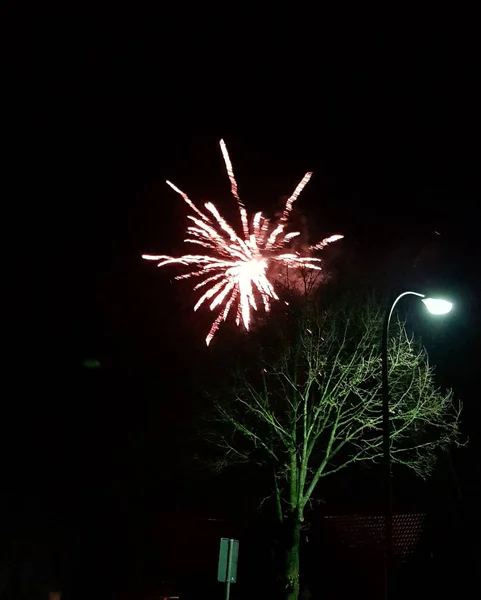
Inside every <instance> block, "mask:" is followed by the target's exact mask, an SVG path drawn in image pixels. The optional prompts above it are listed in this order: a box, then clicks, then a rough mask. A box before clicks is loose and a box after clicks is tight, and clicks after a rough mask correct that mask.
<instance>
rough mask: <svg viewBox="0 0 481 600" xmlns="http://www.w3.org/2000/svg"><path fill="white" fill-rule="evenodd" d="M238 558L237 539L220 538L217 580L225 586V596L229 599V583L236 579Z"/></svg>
mask: <svg viewBox="0 0 481 600" xmlns="http://www.w3.org/2000/svg"><path fill="white" fill-rule="evenodd" d="M238 558H239V540H234V539H228V538H221V540H220V549H219V565H218V568H217V581H222V582H223V583H225V584H226V586H225V598H226V600H230V584H231V583H235V582H236V581H237V562H238Z"/></svg>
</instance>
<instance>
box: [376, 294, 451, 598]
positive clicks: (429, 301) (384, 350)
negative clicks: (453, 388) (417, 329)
mask: <svg viewBox="0 0 481 600" xmlns="http://www.w3.org/2000/svg"><path fill="white" fill-rule="evenodd" d="M404 296H417V297H418V298H422V302H423V303H424V305H425V306H426V308H427V309H428V311H429V312H430V313H431V314H433V315H445V314H446V313H448V312H449V311H450V310H451V309H452V307H453V305H452V303H451V302H448V301H447V300H442V299H440V298H426V296H425V295H424V294H419V293H417V292H403V293H402V294H400V295H399V296H398V297H397V298H396V299H395V300H394V302H393V303H392V305H391V307H390V309H389V310H388V311H387V312H386V317H385V320H384V324H383V330H382V346H381V361H382V432H383V461H384V466H385V473H386V493H387V498H386V516H385V522H384V525H385V544H386V546H385V563H384V597H385V599H386V600H388V598H390V589H389V583H390V574H391V566H392V516H393V511H392V484H391V451H390V447H391V435H390V427H389V425H390V423H389V379H388V338H389V325H390V324H391V316H392V313H393V311H394V309H395V307H396V305H397V303H398V302H399V300H401V298H403V297H404Z"/></svg>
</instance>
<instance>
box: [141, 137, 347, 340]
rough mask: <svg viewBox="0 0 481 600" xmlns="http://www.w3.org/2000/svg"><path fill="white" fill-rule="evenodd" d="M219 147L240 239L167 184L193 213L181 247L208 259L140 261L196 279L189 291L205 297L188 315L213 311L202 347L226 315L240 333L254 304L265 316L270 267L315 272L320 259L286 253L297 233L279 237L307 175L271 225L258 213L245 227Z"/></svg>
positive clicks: (209, 209) (272, 295)
mask: <svg viewBox="0 0 481 600" xmlns="http://www.w3.org/2000/svg"><path fill="white" fill-rule="evenodd" d="M220 147H221V151H222V156H223V158H224V163H225V166H226V171H227V175H228V177H229V181H230V184H231V193H232V195H233V196H234V198H235V199H236V201H237V204H238V207H239V214H240V220H241V225H242V232H243V235H242V236H239V235H238V234H237V233H236V231H235V229H234V228H233V227H231V226H230V225H229V223H227V221H226V220H225V219H224V218H223V217H222V215H221V214H220V213H219V211H218V210H217V208H216V207H215V206H214V205H213V204H212V203H211V202H207V203H206V204H205V205H204V209H205V210H204V211H203V210H200V209H199V208H198V207H197V206H196V205H195V204H194V203H193V202H192V200H191V199H190V198H189V197H188V196H187V194H186V193H184V192H183V191H182V190H180V189H179V188H178V187H176V186H175V185H174V184H173V183H171V182H170V181H167V183H168V185H169V186H170V187H171V188H172V189H173V190H174V191H175V192H177V193H178V194H179V195H180V196H182V198H183V199H184V201H185V202H186V204H187V205H188V206H189V208H190V209H191V210H192V211H193V213H194V214H191V215H188V219H190V221H191V223H192V224H191V225H189V226H188V227H187V236H188V237H187V238H186V239H185V240H184V242H186V243H188V244H196V245H198V246H201V247H203V248H205V249H206V250H207V251H208V253H205V254H185V255H183V256H180V257H178V258H176V257H173V256H166V255H155V256H154V255H150V254H144V255H142V258H144V259H146V260H154V261H158V265H157V266H159V267H163V266H166V265H172V264H179V265H182V266H185V267H188V268H189V270H188V271H187V273H184V274H182V275H178V276H177V277H176V279H190V278H201V281H200V282H199V283H197V284H196V285H195V286H194V290H195V291H196V290H200V289H202V288H205V291H203V294H202V295H201V297H200V298H199V300H198V301H197V303H196V304H195V306H194V310H195V311H196V310H197V309H198V308H200V307H201V306H202V305H203V304H205V303H209V308H210V310H211V311H215V310H218V313H217V316H216V318H215V320H214V322H213V323H212V326H211V328H210V331H209V333H208V335H207V337H206V339H205V341H206V344H207V345H209V343H210V342H211V340H212V338H213V337H214V335H215V333H216V331H217V330H218V328H219V326H220V324H221V323H222V322H223V321H225V320H226V319H227V317H228V316H229V314H230V313H231V312H233V311H235V312H236V317H235V319H236V323H237V325H240V323H241V322H242V324H243V325H244V327H245V328H246V329H249V327H250V324H251V319H252V311H253V310H254V311H256V310H257V309H258V301H259V300H260V301H261V302H262V305H263V307H264V310H265V311H266V312H269V310H270V307H271V302H272V301H273V300H278V296H277V294H276V292H275V289H274V284H273V283H272V282H271V280H270V278H269V273H268V272H269V269H270V267H271V266H273V265H274V264H281V265H284V266H286V267H299V266H303V267H305V268H308V269H314V270H321V266H320V264H319V263H320V262H321V259H319V258H315V257H312V256H301V255H300V254H299V253H298V252H295V251H294V250H293V249H292V247H291V248H289V244H291V240H292V239H293V238H295V237H296V236H298V235H300V232H299V231H292V232H289V233H286V232H285V229H286V227H287V226H288V220H289V216H290V213H291V210H292V205H293V204H294V202H295V201H296V200H297V198H298V197H299V195H300V193H301V192H302V190H303V189H304V187H305V186H306V185H307V183H308V182H309V180H310V178H311V176H312V173H306V174H305V175H304V177H303V179H302V180H301V181H300V183H299V184H298V185H297V187H296V188H295V190H294V192H293V193H292V195H291V196H290V197H289V198H288V199H287V201H286V204H285V207H284V211H283V213H282V215H281V217H280V219H279V220H278V221H277V222H276V223H274V224H271V222H270V220H269V219H268V218H266V217H265V216H264V215H263V214H262V213H260V212H258V213H256V214H255V215H254V216H253V217H252V219H250V222H249V218H248V214H247V210H246V208H245V206H244V203H243V202H242V201H241V199H240V197H239V192H238V187H237V182H236V179H235V176H234V170H233V168H232V163H231V160H230V157H229V154H228V152H227V147H226V145H225V143H224V140H221V141H220ZM342 237H343V236H342V235H332V236H330V237H328V238H326V239H324V240H322V241H320V242H319V243H317V244H315V245H313V246H311V247H310V248H309V250H310V251H315V250H321V249H323V248H324V247H325V246H326V245H328V244H330V243H332V242H335V241H337V240H340V239H341V238H342Z"/></svg>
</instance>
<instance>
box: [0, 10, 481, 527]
mask: <svg viewBox="0 0 481 600" xmlns="http://www.w3.org/2000/svg"><path fill="white" fill-rule="evenodd" d="M36 10H37V12H35V11H33V12H29V13H28V14H18V15H15V16H14V17H13V18H12V21H11V27H9V28H8V29H9V31H8V32H7V39H8V52H7V58H8V61H7V63H8V68H7V71H6V81H7V88H8V93H7V95H8V97H9V99H10V98H11V104H10V103H9V108H8V110H7V111H6V112H5V113H4V120H5V121H6V126H7V137H6V140H7V159H6V161H5V159H4V165H5V167H6V178H5V180H4V181H5V183H4V204H3V215H4V218H3V228H4V232H5V233H6V235H5V233H4V237H6V240H7V251H6V252H5V253H4V262H5V263H6V266H5V268H6V271H7V281H8V284H7V286H6V295H7V298H8V308H7V310H6V311H5V312H4V330H5V331H6V332H7V336H5V337H4V344H3V346H4V349H5V352H6V354H7V360H6V362H5V366H6V367H7V369H6V371H7V373H6V377H5V379H4V393H3V394H2V396H3V411H2V413H3V417H2V420H1V424H2V431H3V433H2V436H1V438H2V445H1V447H2V456H3V463H4V466H3V467H2V471H3V479H4V481H5V482H6V485H5V487H4V492H3V493H2V502H4V503H6V505H7V506H8V510H7V512H5V511H4V514H8V515H12V519H13V518H14V517H15V518H16V519H18V522H21V523H26V522H27V521H28V519H30V521H28V522H29V523H30V522H31V523H34V524H35V526H37V525H38V526H39V527H42V526H43V525H44V523H47V522H48V523H49V524H51V523H52V522H55V523H56V524H57V525H58V524H59V523H64V522H65V523H67V522H68V523H69V524H70V525H72V524H74V525H75V526H78V524H79V523H87V522H88V523H90V524H92V523H94V525H93V527H94V528H95V527H97V524H100V523H104V524H105V523H106V522H108V523H109V525H108V526H107V525H106V526H105V527H107V528H108V527H113V526H112V525H111V523H120V522H121V523H126V522H130V521H131V520H134V521H135V519H136V518H140V517H138V515H139V514H155V512H156V511H159V510H164V509H165V510H168V511H174V510H177V511H178V510H180V509H179V508H178V507H179V506H189V507H190V508H185V511H187V512H189V511H190V512H189V514H194V513H196V514H197V513H198V514H203V515H205V514H206V512H207V510H208V509H207V508H206V506H207V505H208V503H207V500H205V498H204V496H205V497H207V495H208V494H207V493H206V492H205V491H204V492H202V491H201V492H199V493H198V498H197V505H195V503H192V490H193V488H195V487H196V486H195V483H193V482H195V481H197V480H196V479H195V478H196V477H200V475H198V474H196V475H189V476H187V475H186V473H188V472H189V471H188V470H189V464H190V463H189V458H190V453H191V452H192V446H191V445H189V444H191V441H187V440H188V438H189V435H190V431H191V427H192V424H193V421H194V420H195V415H196V407H197V406H198V405H199V402H200V401H199V397H200V395H201V392H200V385H199V381H200V379H202V368H201V366H202V364H204V362H205V361H208V360H209V354H208V351H207V350H206V349H205V347H204V345H203V339H204V336H205V333H206V328H207V327H208V323H209V321H208V316H207V317H206V316H205V315H199V316H196V317H195V318H194V317H193V315H192V313H191V306H192V301H193V296H192V295H191V293H190V291H189V287H188V286H183V285H182V284H176V283H173V281H172V280H173V276H174V271H173V270H172V271H171V272H168V271H166V270H162V271H160V270H156V269H155V267H154V265H153V264H146V263H143V262H142V261H141V259H140V255H141V254H142V253H143V252H151V253H164V252H165V253H173V254H174V253H175V252H178V251H180V249H181V247H182V239H183V233H184V228H185V223H186V219H185V215H186V210H185V206H184V204H183V202H182V200H181V199H180V197H178V196H177V195H176V194H174V193H173V192H172V191H171V190H170V188H168V186H166V185H165V179H167V178H168V179H170V180H172V181H174V182H175V183H176V184H177V185H179V187H181V188H182V189H184V190H185V191H187V192H188V193H189V195H190V197H191V198H193V199H194V200H198V201H205V200H207V199H212V200H215V201H216V203H217V204H218V205H220V206H222V207H223V209H224V207H225V209H224V212H226V213H228V212H229V210H232V209H233V208H234V204H233V200H232V198H231V197H230V194H229V185H228V180H227V178H226V176H225V173H224V167H223V163H222V158H221V154H220V151H219V148H218V140H219V139H220V138H221V137H223V138H224V139H225V140H226V142H227V145H228V148H229V151H230V155H231V158H232V160H233V163H234V167H235V171H236V176H237V180H238V182H239V186H240V191H241V194H242V196H243V198H244V199H245V202H246V204H247V205H248V207H249V208H250V209H251V210H258V209H263V210H266V211H271V212H273V213H274V212H275V211H276V210H277V209H278V207H279V205H280V203H281V199H282V196H284V195H285V194H288V193H289V192H290V191H291V190H292V189H293V187H294V186H295V185H296V183H297V181H298V180H300V179H301V178H302V176H303V175H304V173H305V172H306V171H307V170H312V171H314V178H313V180H312V182H311V183H310V184H309V186H308V187H307V188H306V190H305V192H304V193H303V194H302V196H301V197H300V200H299V209H300V210H301V211H302V214H303V216H304V217H305V218H306V219H308V221H309V223H310V230H311V231H312V234H313V237H315V238H317V237H319V236H321V235H323V234H324V233H326V234H329V233H331V232H338V231H340V232H342V233H344V234H345V236H346V239H345V241H344V242H342V244H343V246H342V250H340V254H341V259H342V260H343V261H344V264H345V265H347V267H349V265H350V264H351V265H352V269H354V265H355V266H356V267H355V270H356V272H357V274H358V275H359V274H361V276H362V275H363V274H364V273H365V275H366V278H369V277H371V276H372V273H377V275H376V276H373V277H374V278H376V277H377V279H376V281H377V282H378V285H382V282H388V283H386V288H388V289H389V293H391V292H392V291H393V290H395V289H398V291H402V289H405V288H406V287H408V288H409V287H416V289H421V288H423V286H424V287H426V288H429V289H436V290H440V291H442V292H443V293H445V294H449V295H451V296H452V297H453V299H454V301H455V302H456V311H455V312H454V313H453V315H452V318H451V321H450V323H449V324H444V325H440V324H436V325H433V326H431V325H430V324H429V323H428V322H427V320H426V319H421V318H420V319H419V323H418V326H419V330H418V331H419V333H420V334H421V335H422V336H423V340H424V342H425V343H426V345H427V347H428V350H429V351H430V354H431V357H432V360H433V362H435V363H436V364H437V365H438V371H439V374H440V379H441V380H442V383H443V384H444V385H447V386H452V387H454V389H455V391H456V393H457V395H458V396H460V397H461V398H462V399H463V401H464V405H465V414H466V418H465V423H466V425H465V433H466V434H467V435H469V436H470V438H471V444H470V447H469V450H466V451H463V452H465V453H464V454H462V456H461V457H460V458H458V459H456V460H457V461H458V464H457V468H458V469H459V473H460V476H461V483H462V487H463V490H464V493H466V494H467V495H468V496H469V498H470V500H469V502H470V503H472V505H473V506H474V505H475V503H476V502H477V499H476V498H477V497H476V496H475V493H476V486H477V485H478V482H479V466H477V465H478V461H477V454H478V452H479V424H478V422H479V416H480V409H479V399H478V396H479V393H478V381H479V372H478V363H479V355H480V350H481V337H480V317H479V312H480V311H479V309H478V307H479V303H480V301H481V286H480V278H479V260H480V256H481V253H480V250H481V242H480V241H479V240H480V238H479V218H478V213H479V198H480V191H481V190H480V183H479V159H480V155H479V105H480V104H479V100H480V98H479V93H478V92H477V88H478V87H479V73H478V68H477V66H476V65H477V63H478V58H479V48H478V45H477V44H478V42H477V39H476V36H475V35H474V28H472V27H471V26H470V20H469V18H468V17H467V16H466V17H463V18H461V17H460V18H459V19H455V18H452V17H453V16H452V15H442V14H440V13H439V12H437V13H436V15H435V16H430V15H420V14H418V15H414V14H410V15H407V14H406V15H395V16H392V17H389V16H388V15H385V16H383V15H380V14H378V13H373V14H368V13H363V14H360V13H359V14H350V15H348V14H336V15H335V14H327V13H325V14H324V13H323V14H322V15H317V16H314V15H313V14H311V13H309V12H302V11H300V10H299V11H297V12H295V11H294V12H292V13H291V12H286V13H285V14H279V11H280V10H281V9H279V7H276V10H275V11H273V12H271V11H268V10H265V11H261V10H260V9H259V11H258V12H256V13H255V14H251V15H248V14H244V13H242V14H241V11H240V9H237V8H236V9H235V10H234V7H233V8H232V13H233V14H232V15H231V16H230V17H229V16H228V15H220V14H218V13H217V12H216V11H214V10H213V9H209V8H207V7H202V9H197V14H196V12H195V11H194V12H191V11H190V9H187V7H186V6H184V7H183V8H182V7H181V8H180V9H179V11H178V13H177V14H176V11H175V10H174V9H172V10H171V11H170V12H169V14H166V13H162V12H160V11H157V12H155V11H152V12H149V13H147V12H145V13H144V14H140V12H141V11H140V9H139V11H137V12H136V13H135V14H131V13H127V12H124V13H122V12H120V11H118V9H115V10H113V11H112V12H108V11H101V10H99V11H97V12H94V11H92V12H90V13H88V12H87V11H79V12H77V11H74V10H73V9H55V10H54V9H53V8H51V9H44V8H42V9H36ZM348 270H349V269H348ZM379 282H381V283H379ZM91 357H93V358H96V359H98V360H99V361H100V362H101V364H102V367H101V369H100V370H98V371H94V370H90V371H87V370H86V369H84V368H83V367H82V360H83V359H85V358H91ZM186 497H189V499H186ZM203 498H204V499H203ZM478 499H479V498H478ZM193 504H194V507H193ZM182 510H183V509H182ZM216 510H217V509H216ZM219 510H220V509H219ZM107 515H108V517H107ZM112 515H113V516H112ZM135 515H137V517H136V516H135ZM8 519H10V517H8ZM61 528H62V526H61V525H60V529H61ZM114 529H115V528H114ZM99 530H102V531H103V529H102V528H101V527H100V529H99ZM102 535H105V536H106V537H108V536H107V534H104V533H103V534H102Z"/></svg>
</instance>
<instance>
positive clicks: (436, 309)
mask: <svg viewBox="0 0 481 600" xmlns="http://www.w3.org/2000/svg"><path fill="white" fill-rule="evenodd" d="M422 301H423V302H424V304H425V306H426V308H427V309H428V310H429V312H430V313H431V314H433V315H445V314H446V313H448V312H450V310H451V309H452V308H453V304H452V302H448V301H447V300H441V299H440V298H423V300H422Z"/></svg>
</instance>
